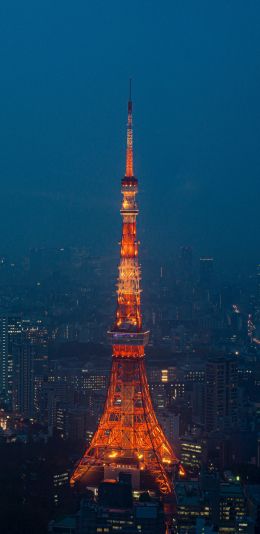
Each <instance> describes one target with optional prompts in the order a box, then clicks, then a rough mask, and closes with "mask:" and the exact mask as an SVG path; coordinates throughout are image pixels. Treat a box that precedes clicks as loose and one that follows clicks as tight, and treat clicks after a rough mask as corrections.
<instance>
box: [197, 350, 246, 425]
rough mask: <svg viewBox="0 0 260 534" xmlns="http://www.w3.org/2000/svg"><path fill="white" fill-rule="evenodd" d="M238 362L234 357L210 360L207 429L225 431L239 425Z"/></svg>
mask: <svg viewBox="0 0 260 534" xmlns="http://www.w3.org/2000/svg"><path fill="white" fill-rule="evenodd" d="M237 395H238V393H237V362H236V360H235V359H234V358H232V357H221V356H220V357H216V358H212V359H210V360H208V362H207V364H206V375H205V429H206V431H207V432H211V431H215V430H225V429H231V428H234V427H236V425H237V418H238V414H237V410H238V397H237Z"/></svg>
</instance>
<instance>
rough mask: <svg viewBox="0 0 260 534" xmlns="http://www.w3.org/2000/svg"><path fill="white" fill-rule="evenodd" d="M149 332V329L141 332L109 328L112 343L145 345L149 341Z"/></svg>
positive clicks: (109, 337)
mask: <svg viewBox="0 0 260 534" xmlns="http://www.w3.org/2000/svg"><path fill="white" fill-rule="evenodd" d="M149 333H150V332H149V330H146V331H141V332H130V331H123V330H109V331H108V332H107V336H108V341H109V343H110V345H130V346H145V345H147V344H148V341H149Z"/></svg>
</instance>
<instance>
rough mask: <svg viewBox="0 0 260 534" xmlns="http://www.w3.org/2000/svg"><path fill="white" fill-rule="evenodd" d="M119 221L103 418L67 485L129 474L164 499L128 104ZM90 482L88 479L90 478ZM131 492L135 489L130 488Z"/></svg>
mask: <svg viewBox="0 0 260 534" xmlns="http://www.w3.org/2000/svg"><path fill="white" fill-rule="evenodd" d="M121 186H122V195H123V200H122V206H121V215H122V218H123V226H122V239H121V249H120V263H119V276H118V285H117V310H116V317H115V322H114V324H113V326H112V328H111V330H110V331H109V332H108V336H109V340H110V343H111V345H112V347H113V359H112V370H111V376H110V384H109V388H108V393H107V398H106V402H105V408H104V412H103V415H102V416H101V419H100V422H99V425H98V428H97V430H96V432H95V434H94V436H93V439H92V441H91V444H90V447H89V448H88V449H87V450H86V452H85V454H84V456H83V458H82V459H81V460H80V462H79V463H78V465H77V467H76V469H75V471H74V473H73V475H72V478H71V484H72V485H74V484H75V482H78V485H84V486H85V487H86V486H88V485H89V480H90V479H91V475H93V477H94V478H95V484H97V483H99V482H100V481H101V480H102V479H104V478H107V476H108V475H109V478H111V477H112V478H117V475H118V472H119V471H122V470H125V471H126V472H131V473H132V475H133V478H134V479H135V481H136V482H135V484H136V486H139V487H141V488H143V489H150V487H151V485H154V487H155V488H157V489H158V490H159V491H160V492H161V493H162V494H169V493H172V492H173V484H172V481H171V476H170V473H171V472H172V470H173V467H174V465H175V464H177V459H176V457H175V454H174V452H173V450H172V447H171V445H170V443H169V441H168V440H167V438H166V437H165V435H164V433H163V430H162V428H161V426H160V425H159V423H158V421H157V418H156V415H155V412H154V409H153V405H152V401H151V398H150V392H149V387H148V382H147V377H146V370H145V364H144V356H145V350H144V349H145V345H147V343H148V339H149V332H148V331H146V330H145V329H144V328H143V326H142V315H141V289H140V279H141V272H140V266H139V261H138V249H139V242H138V240H137V235H136V218H137V215H138V207H137V203H136V194H137V190H138V180H137V178H136V177H135V176H134V169H133V131H132V101H131V97H130V100H129V102H128V125H127V152H126V173H125V176H124V178H123V179H122V182H121ZM93 477H92V478H93ZM134 489H135V488H134Z"/></svg>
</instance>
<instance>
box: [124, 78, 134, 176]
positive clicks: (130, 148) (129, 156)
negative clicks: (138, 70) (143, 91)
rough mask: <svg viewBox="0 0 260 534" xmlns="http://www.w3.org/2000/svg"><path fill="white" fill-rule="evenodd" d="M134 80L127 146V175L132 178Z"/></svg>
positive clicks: (130, 90) (130, 91)
mask: <svg viewBox="0 0 260 534" xmlns="http://www.w3.org/2000/svg"><path fill="white" fill-rule="evenodd" d="M132 108H133V106H132V79H131V78H130V80H129V100H128V119H127V145H126V171H125V175H126V176H127V177H128V178H130V177H132V176H134V158H133V116H132Z"/></svg>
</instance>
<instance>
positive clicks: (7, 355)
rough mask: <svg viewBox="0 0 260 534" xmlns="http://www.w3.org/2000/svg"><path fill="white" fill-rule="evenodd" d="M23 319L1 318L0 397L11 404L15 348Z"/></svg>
mask: <svg viewBox="0 0 260 534" xmlns="http://www.w3.org/2000/svg"><path fill="white" fill-rule="evenodd" d="M21 332H22V326H21V318H20V317H16V316H8V315H6V316H2V317H1V318H0V395H1V397H2V398H3V399H4V400H5V401H6V402H7V403H10V402H11V395H12V381H13V347H14V344H15V343H17V342H18V341H19V340H20V338H21Z"/></svg>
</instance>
